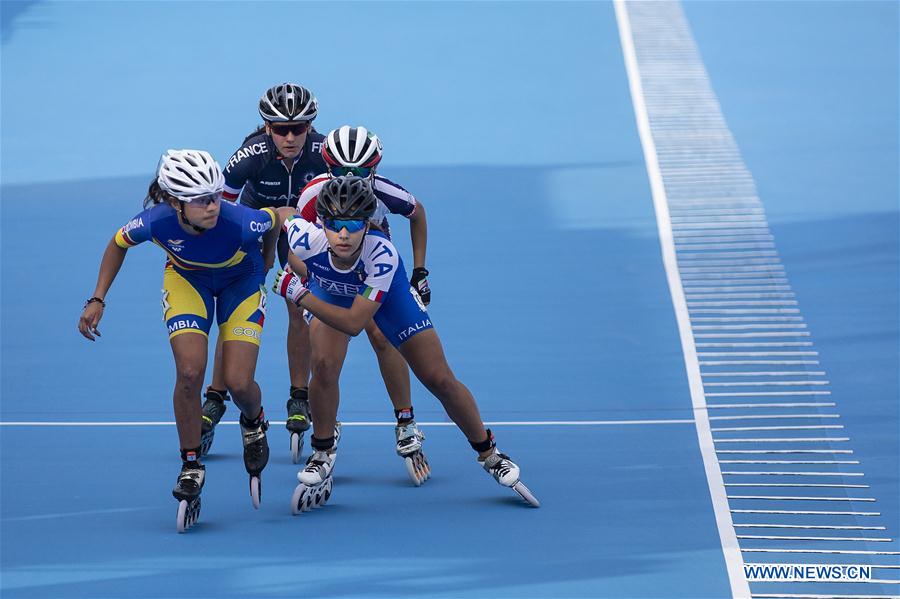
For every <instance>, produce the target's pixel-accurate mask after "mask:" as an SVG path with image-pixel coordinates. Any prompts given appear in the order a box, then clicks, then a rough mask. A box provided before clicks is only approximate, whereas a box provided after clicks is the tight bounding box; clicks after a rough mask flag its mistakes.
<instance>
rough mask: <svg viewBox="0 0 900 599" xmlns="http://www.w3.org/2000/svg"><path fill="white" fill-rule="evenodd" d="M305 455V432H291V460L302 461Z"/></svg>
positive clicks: (294, 461)
mask: <svg viewBox="0 0 900 599" xmlns="http://www.w3.org/2000/svg"><path fill="white" fill-rule="evenodd" d="M302 455H303V433H291V462H293V463H294V464H299V463H300V457H301V456H302Z"/></svg>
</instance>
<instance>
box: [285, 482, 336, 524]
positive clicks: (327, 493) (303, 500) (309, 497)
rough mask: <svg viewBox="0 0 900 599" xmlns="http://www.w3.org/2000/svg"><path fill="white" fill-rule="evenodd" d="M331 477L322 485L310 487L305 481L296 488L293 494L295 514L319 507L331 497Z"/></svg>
mask: <svg viewBox="0 0 900 599" xmlns="http://www.w3.org/2000/svg"><path fill="white" fill-rule="evenodd" d="M331 485H332V479H331V477H329V478H327V479H326V480H325V482H323V483H322V484H321V485H316V486H315V487H310V486H309V485H306V484H304V483H300V484H299V485H297V487H296V488H295V489H294V494H293V495H292V496H291V513H292V514H293V515H295V516H296V515H297V514H300V513H302V512H308V511H310V510H313V509H315V508H317V507H321V506H323V505H325V504H326V503H327V502H328V499H329V498H331Z"/></svg>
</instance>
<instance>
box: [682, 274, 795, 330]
mask: <svg viewBox="0 0 900 599" xmlns="http://www.w3.org/2000/svg"><path fill="white" fill-rule="evenodd" d="M775 287H779V286H778V285H776V286H775ZM785 287H786V286H785ZM686 289H687V288H686ZM694 289H717V288H716V287H695V288H694ZM718 289H740V287H718ZM746 289H762V287H759V286H753V287H746ZM693 320H694V321H695V322H696V321H698V319H696V318H695V319H693ZM709 320H719V321H721V322H729V319H725V318H720V319H704V320H699V322H704V321H706V322H708V321H709ZM741 320H743V321H745V322H746V321H748V320H750V321H759V322H751V323H750V324H742V325H714V326H706V325H699V326H697V325H695V326H694V329H695V330H696V329H699V328H701V327H702V328H710V329H712V328H719V329H737V328H741V327H743V328H747V329H760V328H769V329H777V328H786V329H790V328H794V329H805V328H806V325H805V324H792V323H788V322H786V321H787V320H788V319H781V320H782V323H781V324H762V322H761V321H764V320H767V319H765V318H744V319H741ZM794 320H795V321H796V320H801V318H799V317H795V318H794ZM731 321H732V322H733V320H731Z"/></svg>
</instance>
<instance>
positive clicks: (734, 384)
mask: <svg viewBox="0 0 900 599" xmlns="http://www.w3.org/2000/svg"><path fill="white" fill-rule="evenodd" d="M828 384H830V383H829V381H739V382H734V381H732V382H728V383H705V384H704V386H706V387H814V386H817V385H818V386H821V385H828Z"/></svg>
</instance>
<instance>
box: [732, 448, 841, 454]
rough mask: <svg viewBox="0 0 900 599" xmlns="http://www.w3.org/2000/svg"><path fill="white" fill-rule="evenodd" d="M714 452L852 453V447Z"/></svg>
mask: <svg viewBox="0 0 900 599" xmlns="http://www.w3.org/2000/svg"><path fill="white" fill-rule="evenodd" d="M716 453H727V454H735V453H740V454H748V453H753V454H793V453H796V454H832V453H833V454H843V455H849V454H852V453H853V450H852V449H717V450H716Z"/></svg>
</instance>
